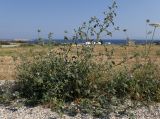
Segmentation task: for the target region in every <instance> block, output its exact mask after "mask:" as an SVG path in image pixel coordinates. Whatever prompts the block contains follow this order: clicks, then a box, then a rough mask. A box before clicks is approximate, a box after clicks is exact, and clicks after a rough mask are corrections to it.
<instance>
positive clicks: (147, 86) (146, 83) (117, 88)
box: [105, 63, 160, 102]
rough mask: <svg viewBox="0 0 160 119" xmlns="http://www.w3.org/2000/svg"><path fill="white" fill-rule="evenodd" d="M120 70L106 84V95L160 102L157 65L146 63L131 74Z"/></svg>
mask: <svg viewBox="0 0 160 119" xmlns="http://www.w3.org/2000/svg"><path fill="white" fill-rule="evenodd" d="M128 74H130V73H129V72H120V73H118V74H117V75H115V77H114V78H113V79H112V80H109V81H108V83H107V84H106V89H105V92H107V95H108V97H114V96H116V97H117V98H122V99H123V98H130V99H132V100H138V101H155V102H160V92H159V91H160V74H159V70H158V66H156V65H154V64H153V63H148V64H145V65H143V66H142V67H141V68H138V69H137V70H136V71H135V72H134V73H133V74H132V75H128Z"/></svg>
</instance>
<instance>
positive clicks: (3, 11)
mask: <svg viewBox="0 0 160 119" xmlns="http://www.w3.org/2000/svg"><path fill="white" fill-rule="evenodd" d="M110 3H111V0H0V39H1V38H7V39H11V38H24V39H33V38H36V37H37V29H41V31H42V36H43V37H47V34H48V33H49V32H54V38H63V36H64V31H65V30H68V31H69V32H72V31H73V29H74V28H77V27H78V26H80V25H81V24H82V23H83V22H84V21H87V20H88V19H89V18H90V17H91V16H97V17H102V16H103V11H105V10H106V9H107V6H109V4H110ZM117 3H118V9H117V15H118V16H117V17H116V20H115V23H116V25H117V26H120V28H121V29H125V28H126V29H128V35H129V36H130V37H131V38H133V39H143V38H145V29H146V25H145V21H146V19H150V20H151V22H160V14H159V11H160V0H117ZM159 34H160V30H157V32H156V37H157V38H158V39H160V35H159ZM106 38H110V37H106ZM112 38H113V39H117V38H125V35H124V33H123V32H115V33H114V34H113V37H112Z"/></svg>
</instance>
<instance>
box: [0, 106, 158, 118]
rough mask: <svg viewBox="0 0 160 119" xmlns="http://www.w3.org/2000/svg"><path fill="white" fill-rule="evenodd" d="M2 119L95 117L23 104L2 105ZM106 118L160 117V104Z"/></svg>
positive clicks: (0, 109) (111, 114)
mask: <svg viewBox="0 0 160 119" xmlns="http://www.w3.org/2000/svg"><path fill="white" fill-rule="evenodd" d="M0 119H95V118H93V117H92V116H89V115H85V114H78V115H76V116H75V117H71V116H67V115H62V116H60V115H58V114H57V113H56V112H52V111H51V110H50V109H48V108H43V107H41V106H37V107H33V108H28V107H25V106H22V107H20V108H15V107H11V106H8V107H7V106H3V105H1V106H0ZM104 119H160V104H156V105H152V106H149V107H146V106H143V107H139V108H137V109H129V110H126V111H125V112H121V113H120V112H117V113H116V112H113V113H110V114H109V115H108V116H107V117H105V118H104Z"/></svg>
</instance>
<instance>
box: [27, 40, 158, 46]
mask: <svg viewBox="0 0 160 119" xmlns="http://www.w3.org/2000/svg"><path fill="white" fill-rule="evenodd" d="M131 41H133V42H134V43H135V44H141V45H144V44H146V43H156V44H160V40H131ZM27 42H28V43H30V44H36V43H37V42H38V41H37V40H31V41H27ZM48 42H49V41H48V40H44V43H48ZM52 42H54V43H56V44H70V43H77V44H85V43H86V40H64V39H55V40H53V41H52ZM101 42H102V44H115V45H124V44H126V40H123V39H103V40H101Z"/></svg>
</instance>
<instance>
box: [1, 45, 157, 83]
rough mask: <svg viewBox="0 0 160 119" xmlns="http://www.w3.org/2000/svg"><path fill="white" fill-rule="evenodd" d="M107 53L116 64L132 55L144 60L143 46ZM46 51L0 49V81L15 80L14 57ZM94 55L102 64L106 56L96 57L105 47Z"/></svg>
mask: <svg viewBox="0 0 160 119" xmlns="http://www.w3.org/2000/svg"><path fill="white" fill-rule="evenodd" d="M78 47H79V49H81V46H78ZM106 47H107V50H108V51H111V50H112V49H114V54H113V56H112V59H114V61H115V62H116V63H117V64H118V63H120V62H121V61H122V60H123V57H124V56H128V57H130V56H133V55H134V53H138V54H139V57H138V58H139V59H140V60H138V61H141V62H143V60H144V56H143V54H144V49H145V48H144V46H142V45H138V46H118V45H111V46H106ZM53 49H54V50H56V51H58V50H59V47H58V46H56V47H54V48H53ZM47 51H48V48H47V47H41V46H32V47H17V48H0V80H11V79H15V76H16V71H15V65H16V63H17V61H15V60H14V57H19V55H20V54H23V55H25V56H27V57H30V56H32V54H33V53H46V52H47ZM157 51H160V46H158V45H157V46H156V45H155V46H153V47H152V48H151V52H150V55H149V56H150V57H151V60H152V61H154V62H156V63H157V64H158V65H160V55H157ZM71 52H72V53H73V54H74V53H75V52H76V47H75V46H73V48H72V50H71ZM94 52H95V54H96V55H97V57H96V58H95V61H96V62H102V61H103V60H104V61H105V60H107V57H106V56H103V55H101V56H98V54H99V53H101V54H104V53H105V47H104V46H101V45H97V46H96V48H95V50H94ZM135 62H137V59H135V58H133V59H130V60H128V61H127V62H126V63H127V64H133V63H135Z"/></svg>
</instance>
